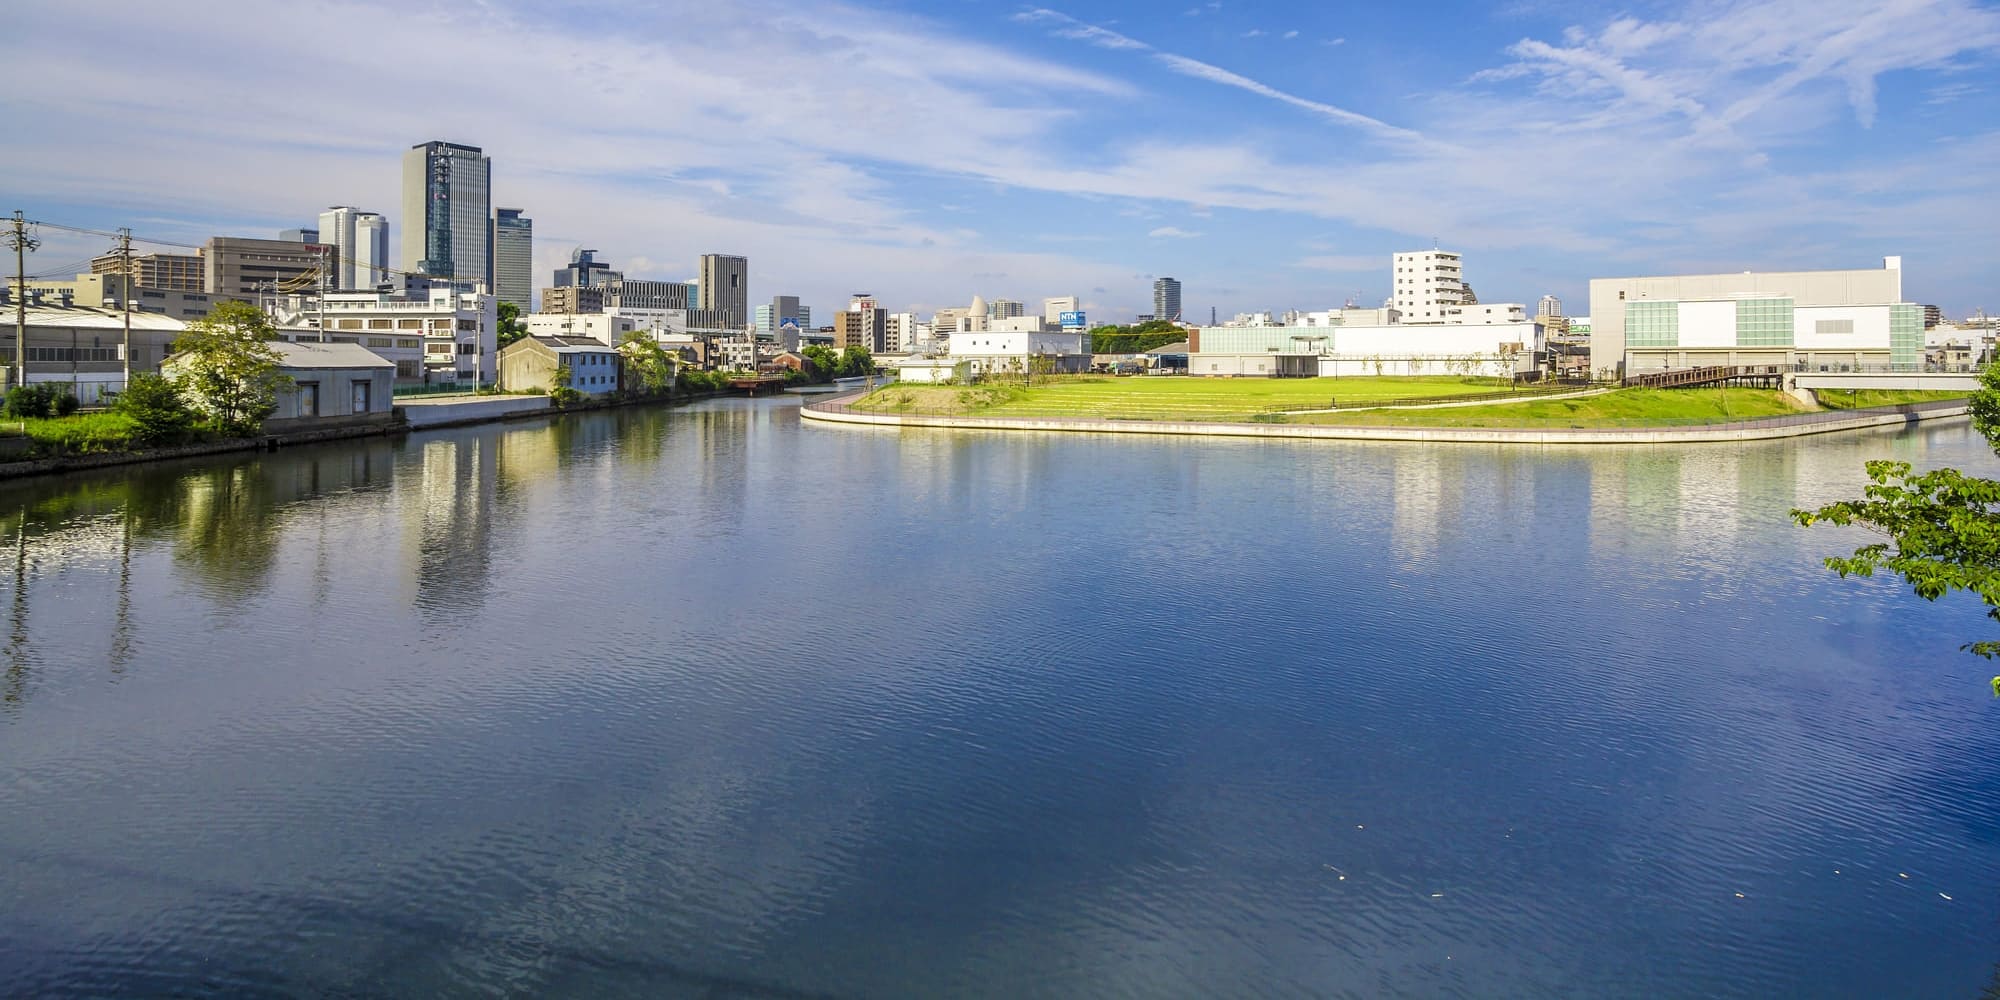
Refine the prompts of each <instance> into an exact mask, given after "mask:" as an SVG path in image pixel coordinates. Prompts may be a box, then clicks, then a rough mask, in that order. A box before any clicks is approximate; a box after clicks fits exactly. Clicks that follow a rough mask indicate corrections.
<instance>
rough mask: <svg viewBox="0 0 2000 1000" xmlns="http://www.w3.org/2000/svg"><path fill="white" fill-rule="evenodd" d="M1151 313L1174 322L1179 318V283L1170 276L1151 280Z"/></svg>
mask: <svg viewBox="0 0 2000 1000" xmlns="http://www.w3.org/2000/svg"><path fill="white" fill-rule="evenodd" d="M1153 315H1154V316H1156V317H1158V318H1160V319H1165V320H1172V321H1174V322H1176V323H1178V322H1180V319H1181V283H1180V282H1178V281H1175V280H1174V279H1172V278H1161V279H1159V280H1157V281H1155V282H1153Z"/></svg>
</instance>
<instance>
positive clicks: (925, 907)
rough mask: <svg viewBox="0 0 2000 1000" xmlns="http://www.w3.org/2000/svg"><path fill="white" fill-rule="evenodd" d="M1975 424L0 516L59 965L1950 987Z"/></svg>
mask: <svg viewBox="0 0 2000 1000" xmlns="http://www.w3.org/2000/svg"><path fill="white" fill-rule="evenodd" d="M1875 457H1895V458H1901V459H1905V460H1909V461H1912V462H1915V463H1917V464H1919V465H1920V466H1931V465H1954V466H1959V467H1962V468H1966V469H1968V470H1970V471H1978V472H1980V473H1983V474H1987V475H2000V461H1996V459H1995V458H1994V456H1993V455H1992V453H1991V452H1989V451H1988V450H1986V449H1985V447H1984V446H1983V444H1982V443H1981V442H1980V441H1979V439H1978V438H1977V436H1976V435H1975V434H1973V433H1972V432H1971V431H1970V429H1969V428H1968V426H1967V425H1966V424H1965V422H1963V421H1946V422H1940V423H1931V424H1925V425H1921V426H1919V427H1916V428H1913V429H1910V430H1906V431H1897V432H1864V433H1851V434H1843V435H1831V436H1824V437H1816V438H1806V439H1798V440H1792V441H1781V442H1766V443H1753V444H1744V445H1698V446H1674V447H1634V448H1597V449H1592V448H1584V447H1576V448H1553V447H1551V448H1540V447H1498V446H1484V445H1414V444H1388V443H1372V444H1371V443H1299V442H1278V441H1257V440H1202V439H1150V438H1147V439H1141V438H1134V437H1119V436H1087V435H1053V434H1051V435H1040V434H1019V433H1015V434H1010V433H995V432H987V433H981V432H951V431H920V430H909V431H902V432H898V431H894V430H879V429H862V428H844V427H820V426H810V425H801V423H800V421H799V420H798V417H797V410H796V401H794V400H789V399H786V400H758V401H751V400H718V401H713V402H709V403H703V404H698V405H696V406H693V407H689V408H685V409H678V410H644V409H626V410H617V411H607V412H600V413H592V414H584V415H577V416H571V417H566V418H563V419H560V420H555V421H550V422H543V423H530V424H510V425H503V426H490V427H478V428H467V429H461V430H455V431H439V432H430V433H423V434H418V435H414V436H411V437H409V438H408V439H406V440H404V441H400V442H393V441H388V440H374V441H363V442H354V443H344V444H334V445H323V446H314V447H304V448H297V449H292V450H287V451H282V452H279V453H276V454H268V455H245V456H233V457H223V458H216V459H209V460H202V461H194V462H187V463H179V464H172V465H160V466H154V467H144V468H133V469H127V470H115V471H107V472H104V473H101V474H96V475H91V476H78V477H71V478H66V479H60V480H39V481H33V482H28V483H15V484H11V485H5V486H0V537H3V538H4V544H5V546H6V551H5V553H4V561H5V567H6V572H5V575H4V579H5V581H6V582H5V583H4V584H0V590H4V591H5V596H4V598H0V609H4V611H5V613H6V615H7V621H6V626H5V629H4V635H0V643H4V646H0V648H3V649H4V663H0V666H4V670H5V672H4V675H3V676H0V900H4V901H5V902H4V907H0V978H4V981H5V982H6V983H7V986H6V987H5V989H4V992H6V993H9V994H15V995H23V996H81V995H89V996H110V995H149V996H150V995H164V994H173V995H183V996H187V995H217V996H220V995H229V996H241V995H313V996H322V995H371V996H375V995H387V996H408V997H427V996H435V995H440V994H472V993H514V994H532V995H567V996H590V997H612V996H634V997H651V996H748V997H766V996H769V997H792V996H835V997H923V996H946V995H952V996H981V995H986V996H1010V997H1011V996H1023V995H1047V996H1120V995H1128V996H1240V995H1278V996H1355V997H1374V996H1392V995H1411V996H1494V995H1503V996H1556V995H1564V996H1588V997H1611V996H1632V997H1659V996H1681V995H1731V996H1748V997H1759V996H1774V995H1793V996H1816V997H1832V996H1853V997H1882V996H1913V997H1914V996H1944V997H1954V996H1962V997H1971V996H1974V995H1976V994H1977V993H1978V992H1979V991H1980V990H1981V989H1982V988H1984V987H1985V986H1987V985H1988V984H1989V983H1990V982H1992V981H1993V980H1994V977H1995V963H1996V962H2000V921H1996V917H2000V795H1996V784H2000V773H1996V768H1995V762H1996V761H2000V706H1996V702H1995V700H1994V698H1993V697H1992V695H1991V694H1990V693H1989V692H1987V691H1986V690H1985V682H1984V679H1985V678H1986V677H1987V676H1990V675H1991V674H1992V673H1993V672H1994V670H1993V669H1991V668H1990V666H1989V664H1987V663H1985V662H1984V661H1980V660H1978V659H1976V658H1974V657H1972V656H1970V655H1968V654H1965V653H1962V652H1960V651H1959V646H1960V645H1961V644H1962V643H1964V642H1967V641H1971V640H1973V639H1978V638H1991V637H1993V635H1994V628H1995V626H1994V625H1993V623H1991V622H1990V621H1988V620H1986V619H1985V618H1984V617H1983V616H1982V615H1981V614H1980V609H1979V606H1978V604H1977V602H1976V601H1975V600H1973V599H1969V598H1966V597H1964V596H1962V595H1961V596H1958V597H1953V598H1949V599H1946V600H1944V601H1941V602H1938V603H1935V604H1932V603H1926V602H1924V601H1921V600H1919V599H1917V598H1915V597H1914V596H1913V595H1911V594H1909V593H1908V592H1907V590H1906V588H1903V587H1901V586H1899V585H1898V584H1897V583H1896V582H1895V581H1893V580H1887V579H1879V580H1841V579H1839V578H1837V577H1835V576H1833V575H1832V574H1831V573H1829V572H1827V571H1826V570H1824V569H1823V568H1821V566H1820V564H1819V559H1820V557H1822V556H1824V555H1826V554H1829V553H1835V552H1841V551H1845V550H1846V549H1851V548H1852V547H1853V546H1854V545H1856V544H1859V543H1860V541H1861V540H1862V539H1863V538H1864V537H1865V536H1862V535H1860V534H1858V533H1847V532H1842V531H1840V530H1836V529H1813V530H1810V531H1808V530H1805V529H1801V528H1797V527H1795V526H1793V525H1791V524H1790V522H1789V521H1788V520H1787V518H1786V511H1787V510H1788V509H1790V508H1792V507H1794V506H1804V505H1812V504H1817V503H1821V502H1824V501H1827V500H1831V499H1835V498H1840V497H1844V496H1849V495H1853V494H1855V493H1856V492H1858V489H1859V486H1860V484H1861V481H1862V477H1861V463H1862V462H1863V461H1864V460H1866V459H1868V458H1875Z"/></svg>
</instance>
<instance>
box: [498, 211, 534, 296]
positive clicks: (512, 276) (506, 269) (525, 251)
mask: <svg viewBox="0 0 2000 1000" xmlns="http://www.w3.org/2000/svg"><path fill="white" fill-rule="evenodd" d="M493 294H494V295H496V296H498V297H499V299H500V301H502V302H512V303H514V306H515V308H517V309H519V310H521V311H522V312H524V313H526V312H532V311H533V306H534V301H535V220H533V219H530V218H528V217H527V216H525V215H522V214H521V210H520V209H518V208H496V209H494V210H493Z"/></svg>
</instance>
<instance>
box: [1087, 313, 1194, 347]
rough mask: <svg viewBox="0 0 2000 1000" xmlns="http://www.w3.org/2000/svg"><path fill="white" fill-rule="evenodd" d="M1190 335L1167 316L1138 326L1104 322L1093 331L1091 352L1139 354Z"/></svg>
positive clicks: (1184, 338)
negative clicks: (1109, 324)
mask: <svg viewBox="0 0 2000 1000" xmlns="http://www.w3.org/2000/svg"><path fill="white" fill-rule="evenodd" d="M1186 339H1188V334H1187V331H1186V330H1184V329H1182V328H1181V327H1180V325H1179V324H1176V323H1174V322H1172V321H1170V320H1164V319H1156V320H1149V321H1147V322H1144V323H1140V324H1138V325H1136V326H1100V327H1094V328H1092V329H1091V331H1090V353H1092V354H1138V353H1141V352H1143V351H1150V350H1152V349H1153V348H1155V347H1165V346H1167V345H1168V344H1178V343H1180V342H1181V341H1183V340H1186Z"/></svg>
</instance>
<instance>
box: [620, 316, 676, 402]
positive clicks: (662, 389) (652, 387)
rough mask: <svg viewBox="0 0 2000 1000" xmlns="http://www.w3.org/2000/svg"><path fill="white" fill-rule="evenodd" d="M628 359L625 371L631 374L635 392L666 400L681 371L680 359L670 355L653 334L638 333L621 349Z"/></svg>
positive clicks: (628, 339) (622, 344) (635, 331)
mask: <svg viewBox="0 0 2000 1000" xmlns="http://www.w3.org/2000/svg"><path fill="white" fill-rule="evenodd" d="M618 351H619V353H621V354H623V355H624V356H625V370H626V371H627V372H630V373H631V376H632V378H631V382H632V384H633V388H635V389H637V390H638V391H639V392H642V393H645V394H646V395H649V396H663V395H665V394H667V393H668V392H670V391H672V390H673V387H674V376H675V374H676V373H678V372H679V371H680V356H679V355H676V354H672V353H669V352H668V351H667V349H666V348H665V347H662V346H660V342H659V340H658V339H656V338H655V337H654V336H653V335H652V334H651V333H647V332H644V331H640V330H634V331H632V332H631V333H628V334H626V335H625V340H624V341H623V342H622V343H620V344H619V345H618Z"/></svg>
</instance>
